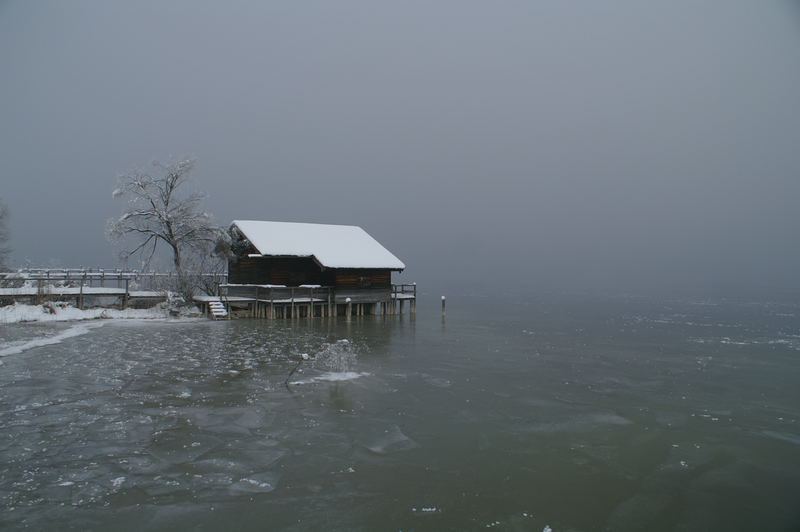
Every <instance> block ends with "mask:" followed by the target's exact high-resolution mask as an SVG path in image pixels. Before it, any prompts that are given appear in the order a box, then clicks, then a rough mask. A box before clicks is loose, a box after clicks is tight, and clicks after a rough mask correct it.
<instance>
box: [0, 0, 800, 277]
mask: <svg viewBox="0 0 800 532" xmlns="http://www.w3.org/2000/svg"><path fill="white" fill-rule="evenodd" d="M0 73H1V75H2V80H1V82H0V197H2V198H3V199H4V200H5V201H6V203H7V204H8V205H9V207H10V210H11V216H12V219H11V226H10V229H11V234H12V242H11V245H12V247H13V248H14V252H13V255H12V262H13V263H14V264H16V265H24V264H26V263H29V264H30V265H33V266H40V265H49V264H51V265H58V266H114V265H116V249H115V247H114V246H113V245H111V244H109V243H108V242H107V241H106V240H105V237H104V227H105V221H106V219H108V218H109V217H112V216H115V215H118V214H119V213H120V212H121V209H122V208H123V204H122V202H121V201H119V200H114V199H112V197H111V191H112V190H113V188H114V185H115V181H116V176H117V174H118V173H120V172H121V171H124V170H126V169H129V168H131V167H134V166H144V165H147V164H148V162H149V161H152V160H154V159H158V160H167V159H168V158H169V157H170V156H175V157H180V156H184V155H190V156H194V157H196V159H197V165H196V170H195V172H194V174H193V176H194V183H195V185H196V187H197V188H198V189H201V190H203V191H205V192H206V193H207V194H208V200H207V202H206V207H207V209H208V210H209V211H211V212H212V213H213V214H214V215H215V218H216V220H217V221H218V222H219V223H221V224H227V223H228V222H229V221H230V220H232V219H236V218H239V219H263V220H283V221H311V222H323V223H342V224H357V225H361V226H362V227H364V228H365V229H366V230H367V231H368V232H369V233H370V234H372V235H373V236H375V237H376V238H377V239H378V240H380V241H381V242H382V243H383V244H384V245H385V246H386V247H388V248H389V249H390V250H391V251H392V252H394V253H395V254H396V255H398V256H399V257H400V258H401V259H402V260H403V261H404V262H405V263H406V264H407V265H408V269H407V270H406V272H405V273H403V274H401V275H400V276H399V277H397V279H399V280H402V281H405V282H411V281H415V280H416V281H418V282H421V283H425V282H428V283H436V282H439V281H441V280H443V279H447V278H453V279H456V280H459V281H463V280H471V279H480V280H481V281H482V282H485V283H497V284H502V285H508V284H513V283H520V284H524V285H526V286H530V287H534V288H542V289H549V288H554V289H573V288H574V289H598V290H633V291H636V290H648V289H653V288H663V289H667V290H670V289H673V288H688V289H694V288H702V287H710V286H721V287H729V288H737V287H756V288H758V287H771V288H776V287H777V288H786V289H798V288H800V279H799V278H798V272H799V271H800V242H799V241H798V240H799V239H798V236H797V235H798V228H800V223H799V222H800V208H798V200H800V9H798V6H797V2H794V1H790V0H778V1H765V2H752V1H749V0H747V1H738V0H717V1H705V2H700V1H676V2H659V3H655V2H641V1H638V0H637V1H616V0H615V1H613V2H612V1H606V2H593V1H592V2H590V1H577V2H561V1H556V0H553V1H547V2H544V1H542V2H538V1H532V0H526V1H507V2H477V1H463V0H459V1H438V2H430V1H403V2H375V1H363V2H357V1H349V0H341V1H336V2H330V1H318V2H315V1H308V2H292V1H285V2H244V1H239V2H197V1H180V2H179V1H170V2H163V1H137V2H122V1H100V0H98V1H80V0H76V1H70V2H60V1H36V2H29V1H23V0H17V1H6V2H2V1H0Z"/></svg>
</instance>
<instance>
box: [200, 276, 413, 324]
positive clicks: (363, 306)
mask: <svg viewBox="0 0 800 532" xmlns="http://www.w3.org/2000/svg"><path fill="white" fill-rule="evenodd" d="M220 288H221V289H222V292H223V295H221V296H196V297H195V298H194V299H195V302H197V303H198V304H199V305H201V307H202V309H203V311H204V312H205V314H206V315H207V316H209V317H212V316H213V314H212V309H213V307H214V306H217V305H218V304H220V303H221V304H223V305H224V306H225V307H226V309H227V312H228V315H229V316H230V315H236V316H237V317H242V318H254V319H267V320H273V319H295V318H327V317H337V316H344V317H351V316H388V315H394V314H404V313H405V312H406V303H408V312H409V313H412V314H413V313H416V303H417V285H416V284H399V285H392V286H391V288H390V289H388V290H387V289H380V290H361V291H358V292H357V293H356V292H347V291H345V292H342V291H337V290H336V289H335V288H334V287H331V286H317V285H307V286H296V287H287V286H279V285H269V284H223V285H220Z"/></svg>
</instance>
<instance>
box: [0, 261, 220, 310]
mask: <svg viewBox="0 0 800 532" xmlns="http://www.w3.org/2000/svg"><path fill="white" fill-rule="evenodd" d="M171 277H174V274H170V273H158V272H142V271H136V270H122V269H99V268H95V269H91V268H80V269H67V268H59V269H53V268H35V269H22V270H18V271H14V272H0V282H2V284H0V303H12V302H21V303H29V304H33V305H40V304H42V303H45V302H48V301H72V302H74V304H75V306H76V307H78V308H81V309H83V308H86V306H87V304H90V303H91V302H92V301H96V300H97V299H98V298H114V300H115V301H116V303H115V306H118V307H119V308H122V309H125V308H128V306H129V305H131V304H136V303H144V302H147V303H152V304H153V305H155V304H157V303H159V302H162V301H164V300H166V298H167V295H166V293H167V292H166V290H160V289H156V288H155V286H157V285H158V284H160V283H163V281H165V280H166V281H169V279H170V278H171ZM221 279H222V280H224V277H221ZM142 285H144V286H146V287H147V288H148V289H140V287H141V286H142ZM102 306H107V305H102Z"/></svg>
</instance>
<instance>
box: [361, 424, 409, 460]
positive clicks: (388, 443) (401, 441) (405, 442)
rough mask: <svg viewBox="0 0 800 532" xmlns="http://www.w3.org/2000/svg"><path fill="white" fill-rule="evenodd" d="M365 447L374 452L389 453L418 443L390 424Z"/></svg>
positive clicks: (407, 448) (404, 449)
mask: <svg viewBox="0 0 800 532" xmlns="http://www.w3.org/2000/svg"><path fill="white" fill-rule="evenodd" d="M365 447H366V448H367V449H368V450H369V451H372V452H373V453H375V454H389V453H395V452H399V451H407V450H409V449H414V448H416V447H419V445H417V442H415V441H414V440H412V439H411V438H409V437H408V436H406V435H405V434H403V431H401V430H400V427H398V426H397V425H392V426H391V427H389V428H388V429H386V430H385V431H384V432H383V434H381V435H379V436H378V437H376V438H375V439H374V440H373V441H371V442H370V443H369V444H368V445H365Z"/></svg>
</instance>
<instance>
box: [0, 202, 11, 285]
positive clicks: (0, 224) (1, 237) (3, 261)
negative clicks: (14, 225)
mask: <svg viewBox="0 0 800 532" xmlns="http://www.w3.org/2000/svg"><path fill="white" fill-rule="evenodd" d="M8 240H9V233H8V207H6V204H5V203H3V201H2V200H0V271H5V270H6V269H8V263H7V261H8V256H9V255H10V254H11V248H10V247H8Z"/></svg>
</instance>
